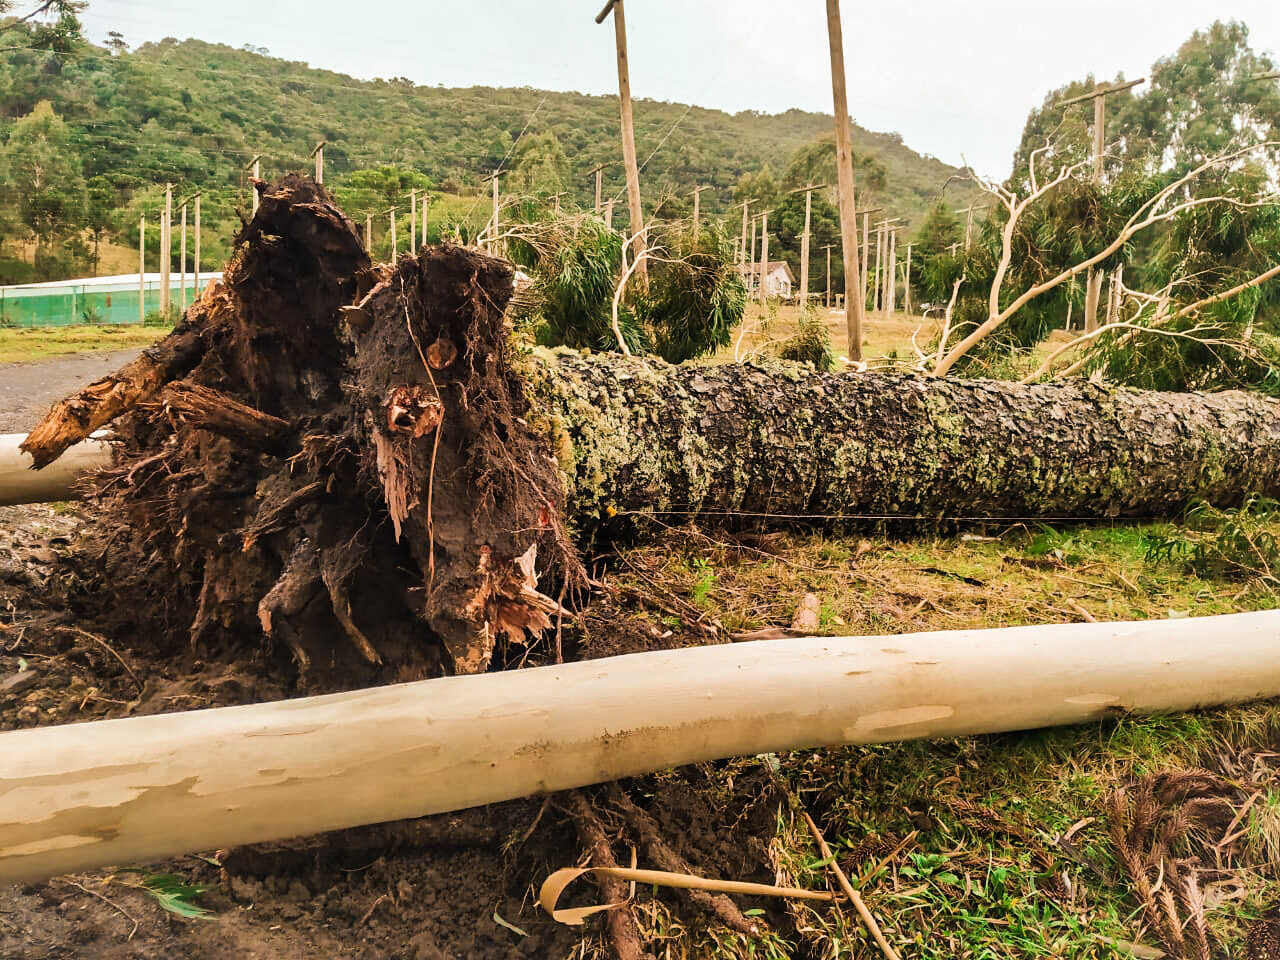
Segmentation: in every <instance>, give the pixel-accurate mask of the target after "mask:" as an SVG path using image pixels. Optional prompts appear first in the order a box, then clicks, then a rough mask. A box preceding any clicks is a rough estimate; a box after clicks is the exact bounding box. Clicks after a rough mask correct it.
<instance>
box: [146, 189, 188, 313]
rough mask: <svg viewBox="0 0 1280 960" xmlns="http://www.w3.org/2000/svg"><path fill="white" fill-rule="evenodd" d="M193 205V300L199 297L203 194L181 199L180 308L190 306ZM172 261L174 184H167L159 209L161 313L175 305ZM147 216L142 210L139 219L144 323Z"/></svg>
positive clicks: (179, 205)
mask: <svg viewBox="0 0 1280 960" xmlns="http://www.w3.org/2000/svg"><path fill="white" fill-rule="evenodd" d="M188 206H190V207H192V208H193V212H194V214H195V218H194V219H195V223H194V225H193V226H194V233H195V236H194V240H195V258H194V260H193V262H192V269H193V275H194V278H195V282H194V285H195V290H194V292H193V293H192V299H193V300H194V299H195V298H197V297H199V296H200V193H199V191H197V192H196V193H193V194H192V195H191V196H189V197H187V198H185V199H183V200H180V201H179V202H178V211H179V214H180V217H179V223H180V227H179V235H180V238H181V239H180V242H179V251H180V252H179V255H178V264H179V270H180V278H181V279H180V282H179V286H180V297H181V309H182V310H186V309H187V207H188ZM172 260H173V184H171V183H166V184H165V185H164V207H163V208H162V209H161V211H160V312H161V313H163V314H164V315H165V316H168V314H169V310H170V308H171V307H172V291H171V290H170V289H169V284H170V270H171V269H172ZM146 300H147V215H146V214H145V213H143V214H142V215H141V216H140V217H139V220H138V322H139V323H143V322H145V320H146V316H147V306H146Z"/></svg>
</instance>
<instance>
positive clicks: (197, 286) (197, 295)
mask: <svg viewBox="0 0 1280 960" xmlns="http://www.w3.org/2000/svg"><path fill="white" fill-rule="evenodd" d="M195 230H196V237H195V239H196V252H195V262H194V263H193V264H192V266H193V268H194V270H195V279H194V281H193V283H192V286H193V287H195V293H194V294H193V295H192V300H193V301H194V300H198V299H200V194H199V193H197V194H196V225H195Z"/></svg>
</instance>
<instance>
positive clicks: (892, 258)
mask: <svg viewBox="0 0 1280 960" xmlns="http://www.w3.org/2000/svg"><path fill="white" fill-rule="evenodd" d="M885 283H886V289H885V298H884V303H885V306H884V318H885V319H886V320H892V319H893V313H894V310H896V309H897V306H898V230H897V228H896V227H890V228H889V269H888V271H886V273H885Z"/></svg>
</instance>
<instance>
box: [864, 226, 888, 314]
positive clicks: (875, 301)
mask: <svg viewBox="0 0 1280 960" xmlns="http://www.w3.org/2000/svg"><path fill="white" fill-rule="evenodd" d="M883 249H884V224H882V223H877V224H876V277H875V283H874V284H873V285H872V287H871V290H872V293H871V311H872V313H874V312H875V311H876V310H879V309H880V295H881V294H882V293H883V292H884V286H883V284H882V283H881V280H880V258H881V254H882V252H883ZM867 252H868V253H870V252H871V251H870V250H869V249H868V251H867Z"/></svg>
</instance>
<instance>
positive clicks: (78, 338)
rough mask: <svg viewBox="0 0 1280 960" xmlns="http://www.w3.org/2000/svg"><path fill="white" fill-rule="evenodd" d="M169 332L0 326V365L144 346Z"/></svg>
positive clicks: (103, 327)
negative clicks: (70, 354)
mask: <svg viewBox="0 0 1280 960" xmlns="http://www.w3.org/2000/svg"><path fill="white" fill-rule="evenodd" d="M168 332H169V331H168V328H166V327H158V326H150V325H148V326H141V325H133V324H129V325H120V324H103V325H91V324H71V325H68V326H65V327H0V363H31V362H34V361H37V360H47V359H49V358H50V357H57V356H63V355H65V354H69V353H89V352H92V351H95V350H125V349H127V348H129V347H145V346H149V345H150V344H152V343H155V342H156V341H157V340H159V339H160V338H161V337H163V336H164V335H165V334H166V333H168Z"/></svg>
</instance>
